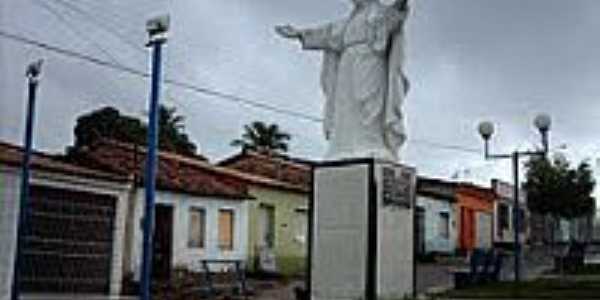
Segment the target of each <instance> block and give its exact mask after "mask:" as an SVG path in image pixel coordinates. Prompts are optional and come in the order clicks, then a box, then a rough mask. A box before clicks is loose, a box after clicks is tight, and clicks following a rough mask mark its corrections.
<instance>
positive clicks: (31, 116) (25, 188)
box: [11, 60, 43, 300]
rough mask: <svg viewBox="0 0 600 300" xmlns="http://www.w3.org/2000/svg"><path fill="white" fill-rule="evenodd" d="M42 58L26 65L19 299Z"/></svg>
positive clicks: (15, 293)
mask: <svg viewBox="0 0 600 300" xmlns="http://www.w3.org/2000/svg"><path fill="white" fill-rule="evenodd" d="M42 62H43V61H42V60H38V61H36V62H34V63H32V64H30V65H29V66H27V72H26V76H27V85H28V102H27V121H26V124H25V139H24V142H25V145H24V149H23V158H22V163H21V191H20V201H19V215H18V219H17V249H16V253H15V261H14V266H13V282H12V288H11V299H12V300H17V299H19V287H20V281H21V262H22V252H23V251H22V250H23V235H24V234H25V232H26V228H27V226H26V225H27V223H28V222H27V221H28V218H29V214H28V210H29V177H30V172H29V165H30V162H31V152H32V148H33V126H34V121H35V100H36V92H37V87H38V83H39V80H40V74H41V73H42Z"/></svg>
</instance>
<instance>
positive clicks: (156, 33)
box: [140, 16, 169, 300]
mask: <svg viewBox="0 0 600 300" xmlns="http://www.w3.org/2000/svg"><path fill="white" fill-rule="evenodd" d="M146 30H147V31H148V36H149V41H148V44H147V46H148V47H149V48H151V50H152V82H151V90H150V101H149V112H150V114H149V116H148V145H147V148H148V150H147V157H146V170H145V176H144V184H145V190H146V207H145V213H144V219H143V232H144V234H143V242H142V244H143V255H142V264H141V272H140V275H141V276H140V298H141V299H142V300H150V299H152V294H151V293H152V291H151V282H152V255H153V234H154V203H155V201H154V198H155V189H156V168H157V166H156V165H157V159H156V153H157V149H156V148H157V146H158V142H157V140H158V130H159V128H158V104H159V96H160V82H161V58H162V57H161V56H162V46H163V44H164V43H166V41H167V32H168V30H169V17H168V16H161V17H157V18H153V19H150V20H149V21H148V23H146Z"/></svg>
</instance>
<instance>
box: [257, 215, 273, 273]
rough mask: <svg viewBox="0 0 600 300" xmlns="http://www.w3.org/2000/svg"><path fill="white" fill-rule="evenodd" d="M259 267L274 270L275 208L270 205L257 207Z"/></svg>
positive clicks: (264, 269) (262, 269) (263, 269)
mask: <svg viewBox="0 0 600 300" xmlns="http://www.w3.org/2000/svg"><path fill="white" fill-rule="evenodd" d="M258 251H259V269H260V270H261V271H265V272H276V271H277V267H276V262H275V208H274V207H273V206H271V205H260V207H259V244H258Z"/></svg>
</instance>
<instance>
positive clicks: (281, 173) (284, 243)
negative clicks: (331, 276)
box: [219, 151, 311, 277]
mask: <svg viewBox="0 0 600 300" xmlns="http://www.w3.org/2000/svg"><path fill="white" fill-rule="evenodd" d="M219 165H220V166H223V167H227V168H231V169H234V170H236V171H238V172H241V173H244V174H245V175H244V178H246V179H247V181H248V184H249V186H248V192H249V194H250V195H251V196H252V197H253V198H254V201H252V203H251V204H250V207H249V222H248V226H249V228H248V234H249V237H248V247H249V249H248V267H249V269H250V271H252V272H264V273H274V274H279V275H283V276H287V277H291V276H298V275H302V274H304V273H306V267H307V264H306V262H307V253H308V201H309V196H310V172H311V168H310V163H309V162H306V161H300V160H294V159H292V158H289V157H285V156H281V155H274V154H260V153H257V152H251V151H243V152H241V153H240V154H238V155H235V156H233V157H231V158H229V159H227V160H225V161H223V162H221V163H219Z"/></svg>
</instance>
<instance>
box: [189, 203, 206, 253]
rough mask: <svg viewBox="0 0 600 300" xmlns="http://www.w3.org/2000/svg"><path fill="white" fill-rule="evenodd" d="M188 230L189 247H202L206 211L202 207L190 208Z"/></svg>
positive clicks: (204, 234)
mask: <svg viewBox="0 0 600 300" xmlns="http://www.w3.org/2000/svg"><path fill="white" fill-rule="evenodd" d="M189 224H190V231H189V237H188V246H189V247H190V248H200V249H204V240H205V236H206V211H205V210H204V209H202V208H192V209H190V221H189Z"/></svg>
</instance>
